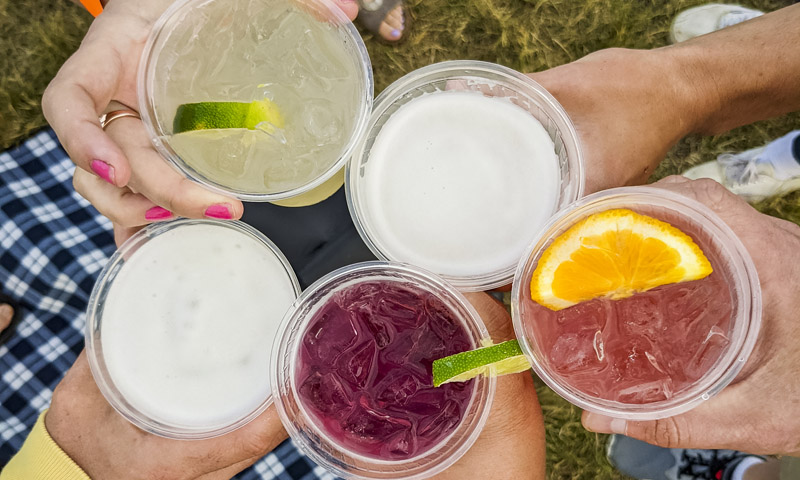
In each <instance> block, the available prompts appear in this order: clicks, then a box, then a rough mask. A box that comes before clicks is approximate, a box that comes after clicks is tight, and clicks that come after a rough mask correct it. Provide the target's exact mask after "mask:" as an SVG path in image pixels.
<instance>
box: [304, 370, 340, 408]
mask: <svg viewBox="0 0 800 480" xmlns="http://www.w3.org/2000/svg"><path fill="white" fill-rule="evenodd" d="M300 395H301V396H302V397H303V399H305V400H307V401H308V402H310V403H311V405H312V406H313V407H314V408H315V409H317V410H318V411H319V412H320V413H323V414H326V415H331V416H333V417H334V418H336V419H342V418H345V417H346V416H347V413H348V412H349V411H350V409H351V408H352V406H353V402H352V401H351V400H350V399H351V397H352V395H353V394H352V392H351V391H350V388H349V387H348V386H347V385H346V382H343V381H342V379H341V378H339V377H338V376H337V375H336V374H335V373H325V374H320V373H319V372H314V373H313V374H312V375H310V376H309V377H308V378H306V380H305V381H304V382H303V384H302V385H301V386H300Z"/></svg>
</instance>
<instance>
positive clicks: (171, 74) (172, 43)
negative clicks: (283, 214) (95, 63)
mask: <svg viewBox="0 0 800 480" xmlns="http://www.w3.org/2000/svg"><path fill="white" fill-rule="evenodd" d="M241 11H246V12H247V13H248V14H250V13H252V15H247V16H246V17H244V18H240V17H241V15H239V12H241ZM297 11H303V12H306V13H307V17H308V21H309V22H318V23H319V24H320V25H325V26H326V28H327V27H328V26H330V28H331V29H332V31H333V34H332V35H329V36H328V37H325V38H331V37H332V38H333V40H326V41H325V43H324V44H319V43H312V44H311V46H310V47H309V50H313V51H312V52H306V51H305V50H302V49H303V48H305V47H301V46H300V40H302V38H296V39H293V38H282V37H281V36H280V35H277V36H276V37H281V38H275V39H273V38H272V37H271V36H270V33H271V32H272V31H273V30H274V29H278V28H282V27H281V25H282V23H284V21H285V20H286V19H288V18H289V17H290V16H291V15H296V12H297ZM262 12H280V13H279V14H278V16H277V17H275V15H273V17H275V18H272V17H270V19H269V21H270V22H272V23H270V24H269V25H264V24H263V23H264V22H263V21H260V20H259V18H260V17H259V15H260V14H261V13H262ZM237 15H238V16H237ZM292 18H294V17H292ZM273 20H274V21H273ZM286 21H288V20H286ZM259 22H261V23H259ZM220 32H223V33H222V36H221V37H220V38H219V39H217V38H216V36H219V35H220ZM225 32H227V33H225ZM302 35H303V33H302V32H299V33H297V32H293V33H292V35H288V36H289V37H293V36H300V37H302ZM273 41H275V42H278V41H280V42H283V43H284V44H285V45H282V46H281V48H279V49H276V50H275V51H273V50H271V49H269V48H268V47H269V45H270V42H273ZM312 41H317V40H312ZM201 43H202V47H198V45H200V44H201ZM301 50H302V51H301ZM331 52H334V53H335V54H336V55H338V56H336V57H335V58H336V59H337V61H338V60H340V59H341V58H346V60H345V62H346V63H349V64H351V65H350V67H349V68H351V71H352V72H355V73H354V74H353V76H348V77H341V76H340V77H336V75H339V74H338V73H337V74H333V73H330V72H328V71H327V70H325V68H326V67H321V66H319V62H318V61H315V59H318V58H334V57H333V56H332V53H331ZM294 54H297V55H298V56H303V58H304V59H305V60H302V61H301V62H299V63H298V64H297V66H296V68H294V67H293V69H290V71H288V72H285V73H283V74H282V75H284V76H285V77H286V78H283V77H281V79H276V78H273V77H272V76H271V75H270V70H269V69H268V68H266V67H264V65H269V64H270V62H272V63H271V64H274V65H277V66H280V65H285V64H286V62H288V61H290V59H289V57H291V56H292V55H294ZM284 55H285V56H287V59H284V58H283V56H284ZM276 57H279V58H276ZM306 57H307V58H306ZM231 59H239V60H237V61H239V63H244V64H248V65H250V64H252V65H253V69H255V70H258V69H259V66H261V67H260V68H261V69H262V70H258V71H257V72H256V73H248V72H246V71H244V68H242V69H239V68H236V69H233V68H230V67H229V66H226V65H229V63H226V62H232V61H233V60H231ZM276 68H278V67H276ZM188 69H196V70H198V72H202V73H198V74H197V75H194V76H192V78H191V79H187V78H184V76H182V75H183V74H182V73H181V72H183V71H187V70H188ZM326 75H327V76H326ZM316 80H320V82H321V83H320V86H319V88H314V89H311V90H310V91H313V92H314V96H315V97H320V98H321V99H322V100H321V101H324V102H336V101H338V99H340V98H342V97H344V95H339V94H338V93H337V92H336V91H333V90H331V91H330V92H326V88H327V87H326V85H329V84H331V83H332V82H338V83H336V84H345V85H347V86H348V88H349V89H352V92H355V93H354V94H353V96H352V98H351V97H350V95H349V93H348V95H347V98H351V100H350V103H348V104H347V105H348V106H352V111H351V112H350V111H347V112H341V111H340V110H341V109H340V108H338V107H337V108H333V109H332V111H334V112H337V111H339V113H341V115H342V117H341V118H347V119H352V125H350V131H349V132H342V135H343V137H342V138H344V142H343V144H342V146H341V148H340V149H338V150H336V151H334V150H333V149H331V150H326V151H325V152H324V153H320V154H319V155H318V156H314V155H316V154H314V153H313V152H310V151H309V152H306V151H305V150H304V149H299V150H301V152H300V153H308V154H309V155H311V157H310V159H308V160H302V159H300V158H299V157H300V156H301V155H299V154H298V155H296V156H294V154H292V155H288V154H286V157H287V158H289V157H291V158H289V160H284V162H287V161H290V162H292V165H291V166H286V168H284V167H281V168H282V170H280V172H281V173H280V177H281V179H280V180H279V181H278V180H276V182H277V183H275V184H274V185H272V184H270V186H266V185H264V186H260V187H258V186H253V185H250V186H247V187H243V186H241V185H236V183H237V182H239V181H240V180H235V181H234V180H231V179H230V178H223V176H222V174H220V173H219V170H217V168H221V167H214V168H215V170H214V171H213V173H209V172H210V170H209V168H210V167H207V166H206V167H202V168H201V167H198V165H200V164H202V163H203V162H206V163H207V161H206V160H205V159H204V160H202V161H201V160H199V159H201V158H205V155H204V154H203V153H204V152H207V151H208V149H198V148H193V149H191V150H186V147H183V148H184V149H183V150H182V151H183V156H182V155H181V154H179V153H178V151H177V150H180V148H178V147H177V145H178V144H176V140H175V136H174V135H173V133H174V132H173V119H174V117H175V115H176V109H177V107H178V105H181V104H187V103H198V102H244V103H247V102H251V101H255V100H262V99H263V97H264V96H266V97H271V96H273V95H277V94H275V93H274V92H276V91H279V92H283V91H284V90H285V91H286V92H284V93H283V94H282V95H283V96H282V97H281V98H275V101H276V104H278V109H279V110H281V111H282V113H283V116H284V117H285V119H286V122H287V125H288V124H289V123H290V122H295V124H296V125H300V123H301V122H304V123H303V125H302V126H296V127H293V128H294V129H295V130H294V131H300V130H302V128H305V129H311V128H313V129H315V131H324V130H325V129H326V128H333V127H334V126H335V125H339V124H340V123H341V122H340V121H339V120H341V119H339V120H336V119H331V118H329V117H328V116H320V115H314V114H313V113H314V112H310V111H306V110H305V109H306V108H307V107H308V105H311V104H312V99H311V98H306V97H300V96H299V94H298V93H295V92H292V91H291V90H289V89H288V87H286V86H287V85H292V84H300V83H302V82H306V83H309V82H314V81H316ZM271 82H277V84H278V87H280V88H275V87H271V85H272V83H271ZM326 82H327V83H326ZM343 82H344V83H343ZM347 91H348V92H350V93H352V92H351V91H350V90H347ZM287 92H288V93H287ZM302 93H308V92H306V91H303V92H302ZM138 96H139V98H138V101H139V110H140V114H141V117H142V121H143V122H144V125H145V129H146V131H147V135H148V137H149V138H150V140H151V141H152V143H153V145H154V147H155V148H156V150H157V151H158V153H159V154H160V155H161V156H162V157H163V158H165V159H166V160H167V161H168V162H169V163H170V164H171V165H172V166H173V167H174V168H176V169H177V170H178V171H180V172H181V173H182V174H183V175H185V176H186V177H187V178H189V179H191V180H193V181H195V182H197V183H199V184H201V185H203V186H204V187H206V188H208V189H210V190H213V191H216V192H219V193H222V194H226V195H229V196H233V197H236V198H238V199H240V200H242V201H250V202H274V203H276V204H279V205H282V206H304V205H310V204H313V203H317V202H320V201H322V200H324V199H326V198H328V197H329V196H330V195H332V194H333V193H334V192H336V190H338V189H339V188H340V187H341V186H342V183H343V175H342V173H341V172H342V170H343V168H344V164H345V162H346V161H347V160H348V159H349V157H350V154H351V152H352V150H353V148H354V146H355V144H356V142H357V140H358V139H359V138H360V137H361V136H362V135H363V134H364V132H365V130H366V122H367V118H368V116H369V112H370V111H371V109H372V99H373V78H372V67H371V63H370V60H369V56H368V54H367V50H366V47H365V46H364V43H363V41H362V40H361V36H360V34H359V33H358V31H357V30H356V28H355V27H354V26H353V24H352V22H350V21H349V20H348V19H347V18H346V17H345V15H344V13H342V11H341V10H340V9H339V8H338V7H336V6H335V4H334V3H333V2H330V1H326V0H230V1H229V0H179V1H177V2H175V3H174V4H172V5H171V6H170V7H169V8H168V9H167V10H166V11H165V12H164V14H163V15H162V16H161V17H160V18H159V19H158V21H157V22H156V23H155V25H154V27H153V30H152V31H151V33H150V36H149V38H148V40H147V43H146V44H145V46H144V49H143V53H142V58H141V61H140V65H139V75H138ZM281 99H282V100H283V103H280V102H281ZM318 100H319V99H313V102H317V101H318ZM289 106H291V107H292V108H291V109H290V108H288V107H289ZM284 108H286V110H289V111H284V110H283V109H284ZM342 108H343V107H342ZM309 112H310V113H309ZM301 113H302V114H301ZM325 115H328V113H326V114H325ZM259 128H260V127H258V126H257V127H256V131H257V130H258V129H259ZM287 128H288V127H287ZM341 128H347V127H346V126H342V127H341ZM298 129H300V130H298ZM223 130H228V131H230V130H239V129H223ZM223 130H216V132H217V134H220V135H221V134H224V133H226V132H224V131H223ZM309 131H310V130H309ZM204 132H213V131H212V130H205V131H204ZM196 133H197V131H195V132H190V133H188V134H182V135H194V134H196ZM250 133H253V131H250ZM242 135H243V136H242V139H245V138H253V137H252V136H251V137H246V135H248V132H247V131H243V132H242ZM263 135H267V134H266V133H264V134H263ZM259 138H260V137H259ZM284 140H285V141H287V142H289V144H290V143H291V139H288V140H287V139H284ZM214 142H218V141H217V140H215V141H214ZM214 142H210V143H208V145H214ZM189 143H191V142H189ZM240 143H241V144H245V145H246V144H247V140H242V142H240ZM295 143H297V142H295ZM317 143H320V144H325V143H328V144H330V143H332V142H326V141H323V140H319V142H317ZM204 145H205V144H204ZM285 145H286V143H285ZM230 146H231V148H227V147H226V149H225V151H224V152H221V153H220V156H222V155H223V153H224V154H225V155H229V156H230V158H227V157H226V158H225V160H224V162H222V163H225V162H227V163H226V164H227V165H228V166H227V167H225V168H229V169H233V168H234V167H231V166H230V165H232V164H235V163H236V161H238V160H237V158H239V157H243V156H245V155H246V154H245V153H242V152H232V151H231V149H232V148H233V147H237V148H238V146H239V144H235V143H233V144H231V145H230ZM318 146H319V145H318ZM323 147H325V145H323ZM243 148H244V147H243ZM187 152H188V153H187ZM261 153H263V152H260V153H259V155H260V156H259V157H258V160H259V161H261V160H264V161H266V160H270V159H271V158H273V156H270V155H261ZM294 153H297V152H294ZM187 155H188V157H192V158H187ZM209 155H210V154H209ZM254 160H255V159H254ZM218 161H219V160H218ZM301 162H306V163H305V164H302V163H301ZM222 163H220V164H222ZM250 163H253V162H250ZM312 164H313V165H314V166H310V165H312ZM304 165H305V166H304ZM235 168H240V167H235ZM241 168H249V167H241ZM303 169H305V170H303ZM201 170H202V171H201ZM301 171H302V172H304V173H302V174H301V173H298V172H301ZM236 175H239V177H238V178H240V179H241V178H244V177H243V176H242V174H241V172H239V173H236ZM246 176H247V177H249V178H254V177H255V176H256V175H251V174H249V173H248V174H247V175H246ZM264 176H265V177H267V176H270V175H268V174H266V173H265V174H264ZM270 178H274V175H273V176H271V177H270Z"/></svg>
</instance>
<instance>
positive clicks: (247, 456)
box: [196, 405, 288, 472]
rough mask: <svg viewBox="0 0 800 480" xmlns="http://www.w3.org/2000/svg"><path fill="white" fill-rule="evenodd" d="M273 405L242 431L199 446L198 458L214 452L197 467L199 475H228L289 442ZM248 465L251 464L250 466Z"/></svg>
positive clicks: (198, 444) (206, 441)
mask: <svg viewBox="0 0 800 480" xmlns="http://www.w3.org/2000/svg"><path fill="white" fill-rule="evenodd" d="M287 436H288V435H287V433H286V430H284V428H283V424H281V421H280V418H279V417H278V412H277V410H276V409H275V406H274V405H271V406H270V407H269V408H267V409H266V410H265V411H264V413H262V414H261V415H259V416H258V417H256V418H255V419H254V420H253V421H252V422H250V423H248V424H247V425H245V426H243V427H242V428H240V429H238V430H236V431H234V432H231V433H228V434H226V435H223V436H221V437H218V438H215V439H211V440H203V441H201V442H198V443H197V444H196V448H197V449H198V454H199V453H202V452H214V453H215V454H214V455H213V456H207V458H205V462H206V463H205V464H203V465H198V469H199V471H202V472H209V471H214V472H216V471H218V470H223V469H224V471H226V472H227V471H228V469H231V468H232V466H234V465H236V466H241V465H244V466H243V467H242V468H245V467H246V466H247V465H249V464H250V463H252V462H255V461H256V460H258V459H259V458H261V457H263V456H264V455H266V454H267V453H269V452H271V451H272V450H274V449H275V447H277V446H278V445H280V443H281V442H283V441H284V440H286V438H287ZM248 462H249V463H248Z"/></svg>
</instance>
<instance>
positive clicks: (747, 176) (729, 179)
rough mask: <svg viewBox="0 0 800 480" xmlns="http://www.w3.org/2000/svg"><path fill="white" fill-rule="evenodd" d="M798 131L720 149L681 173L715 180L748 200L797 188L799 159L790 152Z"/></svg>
mask: <svg viewBox="0 0 800 480" xmlns="http://www.w3.org/2000/svg"><path fill="white" fill-rule="evenodd" d="M798 135H799V134H798V133H797V132H790V133H789V134H787V135H786V136H784V137H781V138H779V139H778V140H775V141H773V142H770V143H769V144H768V145H766V146H763V147H758V148H753V149H750V150H746V151H744V152H741V153H723V154H722V155H720V156H718V157H717V159H716V160H714V161H711V162H706V163H701V164H700V165H697V166H696V167H692V168H690V169H688V170H686V171H685V172H683V174H682V175H683V176H684V177H687V178H691V179H694V180H696V179H698V178H710V179H712V180H716V181H717V182H719V183H721V184H722V185H723V186H724V187H725V188H727V189H728V190H730V191H731V192H733V193H735V194H736V195H739V196H741V197H743V198H744V199H745V200H747V201H748V202H751V203H754V202H759V201H761V200H764V199H766V198H769V197H774V196H778V195H783V194H785V193H789V192H791V191H794V190H798V189H800V163H798V161H797V160H795V157H794V154H793V152H792V149H793V142H795V139H796V137H797V136H798ZM776 166H777V168H776Z"/></svg>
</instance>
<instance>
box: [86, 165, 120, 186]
mask: <svg viewBox="0 0 800 480" xmlns="http://www.w3.org/2000/svg"><path fill="white" fill-rule="evenodd" d="M91 167H92V171H93V172H94V173H96V174H97V176H98V177H100V178H102V179H103V180H105V181H106V182H108V183H110V184H111V185H115V183H114V167H112V166H111V165H109V164H107V163H106V162H104V161H102V160H92V164H91Z"/></svg>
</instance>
